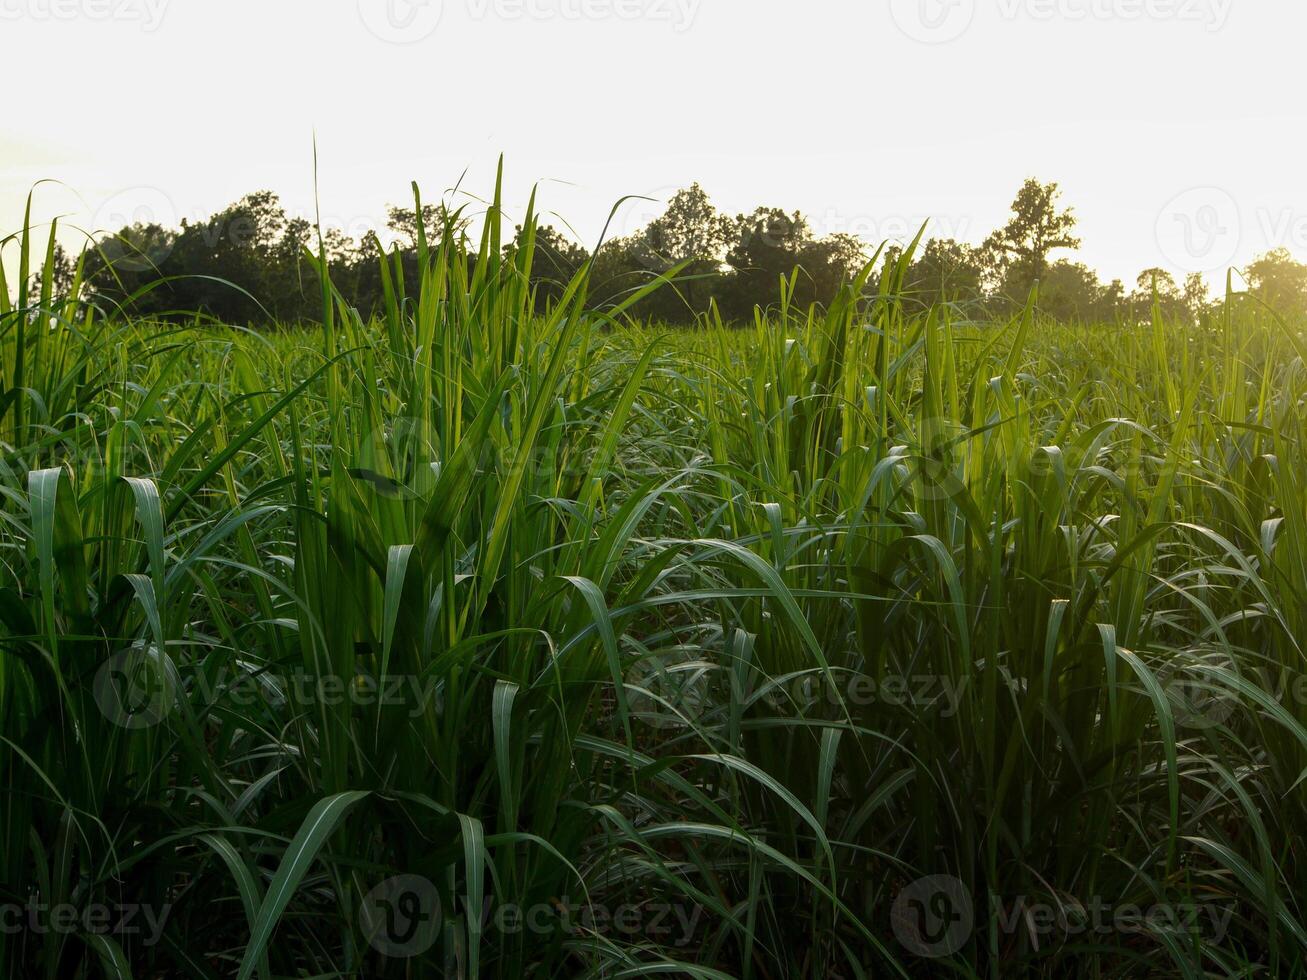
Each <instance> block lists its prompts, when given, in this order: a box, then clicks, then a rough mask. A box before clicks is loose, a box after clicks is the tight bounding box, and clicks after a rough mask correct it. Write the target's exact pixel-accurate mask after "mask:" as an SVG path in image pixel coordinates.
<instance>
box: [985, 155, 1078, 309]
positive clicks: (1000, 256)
mask: <svg viewBox="0 0 1307 980" xmlns="http://www.w3.org/2000/svg"><path fill="white" fill-rule="evenodd" d="M1060 198H1061V191H1060V190H1059V189H1058V185H1057V184H1056V183H1049V184H1041V183H1040V182H1039V181H1038V180H1036V179H1035V178H1033V177H1031V178H1028V179H1027V180H1026V182H1025V183H1024V184H1022V185H1021V190H1019V191H1018V192H1017V196H1016V198H1015V199H1014V200H1013V202H1012V218H1011V219H1010V220H1009V221H1008V223H1007V224H1006V225H1004V226H1003V227H1002V228H1000V229H999V230H997V231H995V232H994V233H993V234H992V235H990V236H989V238H987V239H986V240H985V244H984V246H983V247H984V249H985V251H986V252H987V253H988V255H989V257H990V261H991V263H992V277H993V279H994V280H995V281H996V282H997V283H998V284H1000V288H1001V290H1002V291H1003V292H1004V293H1005V294H1006V295H1007V297H1008V298H1009V299H1010V300H1011V301H1012V302H1014V303H1020V302H1024V301H1025V295H1026V294H1027V293H1029V291H1030V288H1031V287H1032V286H1033V285H1034V283H1035V282H1037V281H1038V280H1040V279H1042V278H1043V276H1044V273H1045V271H1046V270H1047V268H1048V256H1049V253H1051V252H1053V251H1055V250H1057V249H1064V248H1066V249H1075V248H1079V247H1080V239H1079V238H1076V237H1075V236H1074V235H1072V234H1071V232H1072V231H1073V230H1074V229H1075V227H1076V216H1075V212H1074V211H1073V210H1072V209H1071V208H1062V209H1059V207H1058V201H1059V199H1060Z"/></svg>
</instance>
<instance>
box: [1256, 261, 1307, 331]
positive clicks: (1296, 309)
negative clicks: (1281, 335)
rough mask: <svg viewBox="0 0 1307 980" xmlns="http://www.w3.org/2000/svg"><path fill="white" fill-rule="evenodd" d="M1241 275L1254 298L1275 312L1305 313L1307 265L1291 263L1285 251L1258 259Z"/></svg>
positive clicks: (1306, 310)
mask: <svg viewBox="0 0 1307 980" xmlns="http://www.w3.org/2000/svg"><path fill="white" fill-rule="evenodd" d="M1244 276H1245V277H1246V278H1247V280H1248V284H1249V286H1250V287H1251V288H1252V291H1253V292H1254V293H1255V294H1256V295H1257V297H1258V298H1259V299H1261V300H1262V302H1264V303H1266V304H1267V305H1268V306H1269V307H1271V309H1273V310H1275V311H1276V312H1277V313H1281V314H1286V315H1293V314H1302V313H1307V265H1303V264H1302V263H1301V262H1297V261H1295V260H1294V258H1293V255H1292V254H1290V252H1289V250H1288V249H1287V248H1277V249H1275V250H1274V251H1271V252H1267V253H1266V254H1265V255H1263V256H1260V257H1259V258H1258V259H1257V260H1256V261H1254V262H1253V263H1252V265H1250V266H1248V268H1247V269H1245V270H1244Z"/></svg>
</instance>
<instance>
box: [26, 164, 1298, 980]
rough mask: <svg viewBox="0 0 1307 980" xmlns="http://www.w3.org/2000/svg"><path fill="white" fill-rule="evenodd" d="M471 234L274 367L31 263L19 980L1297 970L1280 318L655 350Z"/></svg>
mask: <svg viewBox="0 0 1307 980" xmlns="http://www.w3.org/2000/svg"><path fill="white" fill-rule="evenodd" d="M469 217H473V216H471V215H466V214H462V213H458V212H455V213H453V214H450V215H448V217H447V218H446V225H445V228H444V229H443V234H442V235H441V236H440V240H439V241H426V240H423V241H421V242H419V245H418V247H419V251H420V261H419V266H420V268H421V270H422V271H421V276H420V278H419V279H418V280H417V281H413V280H411V279H410V280H408V281H406V280H405V276H404V266H403V264H402V263H401V262H400V260H399V257H398V256H397V255H393V254H392V255H382V254H379V255H378V262H379V263H380V264H381V267H382V270H383V282H384V283H385V296H386V304H385V306H386V313H385V316H384V317H382V318H380V319H379V320H377V321H375V322H364V321H363V320H361V319H360V317H359V316H358V314H357V313H356V312H355V311H353V310H351V309H350V308H348V307H347V305H346V304H345V303H344V302H343V301H342V300H341V299H340V297H339V296H338V295H336V294H335V293H334V291H333V290H332V289H331V287H330V283H329V282H325V281H324V317H323V319H324V324H323V325H322V328H321V329H320V330H314V331H299V330H295V331H291V330H287V331H281V332H274V333H267V334H258V333H252V332H250V331H247V330H240V329H235V328H232V327H228V326H223V325H219V324H211V323H204V322H199V321H196V322H189V323H185V324H178V323H156V322H145V321H141V320H139V319H137V318H134V317H133V316H132V315H131V313H130V310H129V309H127V310H101V309H96V308H95V307H94V306H93V305H91V304H89V303H86V302H79V301H77V300H76V299H75V298H68V297H60V296H57V295H56V294H55V290H54V288H53V284H52V274H51V270H52V267H53V263H52V261H51V259H50V256H51V255H52V251H51V249H50V247H48V245H47V247H46V248H45V250H44V254H45V255H46V259H45V260H44V261H43V260H42V259H41V258H40V256H41V254H42V246H41V245H40V244H38V242H37V238H36V232H35V231H34V230H33V229H32V228H30V227H26V228H24V229H23V230H22V231H21V232H20V233H19V234H17V235H16V236H14V237H13V238H12V239H9V240H7V241H6V243H5V248H6V249H12V250H14V251H16V252H18V253H20V258H19V264H18V267H19V273H18V280H17V281H16V282H13V283H9V284H8V286H7V287H6V288H0V303H3V304H4V305H3V306H0V355H2V356H0V367H2V369H3V370H2V373H0V384H2V385H3V387H2V388H0V441H3V462H2V463H0V494H3V512H2V514H0V517H2V520H0V568H2V571H0V575H2V576H3V580H2V581H0V645H2V649H3V653H2V656H0V704H2V705H3V708H2V710H3V724H2V725H0V778H2V779H3V783H4V787H3V803H2V804H0V834H3V846H0V865H3V879H2V880H3V893H2V894H0V906H3V907H4V908H5V909H7V910H11V909H21V910H22V913H21V917H20V918H15V917H14V916H13V915H9V916H8V918H5V919H3V921H0V926H5V928H0V957H2V958H3V960H4V962H5V964H6V966H7V967H8V969H9V970H10V972H12V973H14V974H15V975H24V976H41V977H50V978H62V977H65V976H67V977H82V976H85V977H93V976H102V975H104V976H137V977H154V976H169V977H171V976H184V977H228V976H237V977H240V978H242V980H244V978H248V977H259V978H272V977H289V976H305V977H307V976H368V977H374V976H394V977H401V976H402V977H442V976H481V975H484V976H523V975H526V976H554V975H592V976H606V977H607V976H611V977H618V976H643V975H646V974H653V973H669V974H679V975H690V976H702V977H707V976H722V975H725V976H740V977H750V978H772V977H788V976H795V977H798V976H823V975H825V976H844V977H871V976H893V975H900V976H916V975H962V976H987V977H999V976H1002V977H1008V976H1050V977H1053V976H1057V977H1062V976H1068V975H1070V976H1082V975H1083V976H1090V977H1097V976H1114V977H1115V976H1172V975H1176V976H1186V977H1202V976H1208V975H1220V976H1226V975H1250V976H1251V975H1266V976H1295V975H1304V973H1307V970H1305V969H1304V965H1305V964H1307V955H1305V954H1307V931H1305V930H1304V924H1303V923H1304V917H1303V910H1302V908H1301V907H1300V900H1299V896H1300V895H1302V894H1304V888H1305V887H1307V859H1305V858H1304V855H1303V851H1302V839H1303V838H1302V831H1303V828H1304V827H1305V826H1307V821H1305V820H1304V813H1303V804H1304V788H1303V786H1302V784H1301V782H1300V780H1301V779H1302V777H1303V775H1304V773H1307V725H1305V722H1307V697H1304V695H1307V685H1304V683H1303V670H1302V667H1303V649H1302V645H1303V643H1304V637H1305V636H1307V632H1305V631H1304V628H1305V627H1307V599H1305V597H1304V590H1305V589H1307V464H1305V463H1304V454H1303V439H1304V436H1307V407H1305V398H1307V381H1305V379H1304V363H1305V362H1307V358H1305V357H1304V353H1305V352H1304V348H1303V339H1302V335H1301V333H1300V332H1299V331H1298V325H1290V324H1285V323H1282V322H1280V321H1279V320H1278V319H1277V318H1276V317H1275V316H1274V314H1273V313H1271V312H1270V311H1265V310H1260V309H1256V308H1254V307H1252V306H1250V305H1246V300H1244V299H1242V298H1240V297H1234V296H1232V297H1231V298H1230V301H1229V302H1228V303H1227V304H1226V306H1225V308H1224V311H1223V314H1222V316H1221V317H1219V318H1217V319H1215V320H1214V321H1213V322H1209V323H1204V324H1202V325H1199V326H1191V325H1187V324H1181V323H1171V322H1167V321H1165V320H1164V319H1163V318H1162V317H1161V316H1160V314H1159V315H1158V316H1156V317H1155V322H1153V323H1152V324H1146V325H1137V324H1115V325H1101V326H1097V327H1079V326H1076V327H1073V326H1065V325H1059V324H1055V323H1051V322H1048V321H1046V320H1044V319H1043V318H1041V317H1040V316H1039V314H1038V305H1037V299H1036V298H1034V297H1032V303H1031V306H1030V309H1029V310H1028V311H1027V312H1026V313H1025V315H1024V316H1022V317H1021V318H1018V319H1016V320H1014V321H1013V322H1010V323H994V324H971V323H963V322H958V321H956V320H955V319H954V317H953V314H952V312H951V311H950V310H948V309H938V310H935V311H932V312H931V313H930V314H929V315H928V316H924V317H918V316H908V315H906V314H905V313H904V304H903V302H902V297H901V296H900V295H899V292H900V289H901V282H902V274H901V273H902V270H903V269H905V268H906V263H907V262H908V261H910V257H911V252H910V251H909V252H908V253H907V254H906V255H904V256H903V257H901V258H900V259H899V260H898V261H899V263H900V265H899V266H898V271H897V272H896V273H892V274H890V275H888V276H885V277H883V278H882V280H881V285H880V286H879V288H878V289H877V290H875V291H872V290H871V289H869V287H868V285H867V283H868V280H869V279H870V267H869V268H868V270H867V272H865V273H864V274H863V275H862V276H861V277H860V278H859V279H858V280H857V281H855V282H852V283H850V284H849V285H848V287H847V289H846V290H845V292H844V293H843V294H842V295H841V297H840V298H839V299H838V300H837V301H836V303H835V304H833V305H832V307H831V308H830V309H828V310H815V309H800V308H797V307H795V306H794V305H793V304H792V303H790V302H789V299H788V297H789V295H790V293H791V287H792V284H780V292H779V297H780V298H779V302H778V304H777V305H776V306H775V307H774V308H772V309H770V310H768V311H760V312H759V313H758V315H757V319H756V323H755V324H754V326H753V327H752V328H751V329H742V330H728V329H726V328H724V327H723V326H722V325H721V324H719V323H714V322H706V323H704V324H702V325H701V326H700V328H699V329H697V330H693V331H670V332H669V331H664V332H655V331H653V330H651V329H649V328H648V327H646V326H642V325H640V324H636V323H631V322H629V321H628V318H627V317H626V316H625V314H624V309H623V308H622V307H621V306H618V307H617V308H608V309H596V308H594V306H593V304H591V303H589V302H588V300H587V272H588V270H583V271H582V272H581V273H580V275H579V276H578V277H577V279H576V280H575V281H573V282H571V283H569V284H567V288H566V290H565V292H564V293H563V299H562V300H561V301H560V302H559V303H557V304H556V305H555V306H553V307H552V308H551V310H550V312H549V313H548V314H546V315H543V316H538V315H535V314H534V312H533V311H534V309H535V303H534V297H533V296H532V295H531V292H530V289H529V285H528V283H529V281H530V271H531V263H532V258H533V255H532V235H531V229H532V228H533V227H534V220H533V219H532V218H530V217H528V219H527V222H526V226H525V227H526V229H527V234H526V236H525V241H526V246H525V247H524V248H522V249H520V250H518V251H516V252H514V251H508V252H505V250H504V248H503V246H504V244H505V243H506V242H507V238H506V237H505V236H504V235H503V234H502V229H503V228H504V227H505V224H504V221H505V220H506V219H505V218H504V217H503V214H502V211H501V206H500V197H499V192H498V189H496V193H495V195H494V197H493V198H492V199H491V203H490V204H489V206H488V208H487V210H486V212H485V214H484V215H483V216H480V215H478V216H475V217H478V218H481V217H484V221H483V222H482V224H483V231H482V233H481V235H480V236H479V238H478V239H477V240H471V241H470V240H468V239H467V238H466V232H465V230H464V229H465V228H466V227H467V222H466V221H465V220H464V219H466V218H469ZM47 241H48V242H52V241H53V233H52V234H51V236H50V237H49V239H48V240H47ZM659 285H660V282H659V281H653V282H651V283H649V284H648V285H647V286H646V287H645V288H646V289H652V288H658V287H659ZM74 295H75V294H74ZM639 295H640V293H639V292H633V293H632V294H631V296H630V297H629V298H628V300H629V301H630V302H633V301H635V300H636V299H638V298H639ZM396 876H408V877H407V878H405V879H403V880H405V881H410V882H411V881H418V882H419V883H425V885H424V886H423V887H428V886H429V888H430V894H429V895H427V894H426V893H424V892H422V888H418V889H417V892H413V891H412V890H410V891H409V892H406V893H405V894H404V895H403V896H402V897H403V898H404V899H405V900H411V899H413V898H414V897H415V896H417V895H419V893H421V894H422V895H425V896H426V900H425V902H424V903H423V904H422V906H421V910H422V911H423V912H424V913H430V914H431V916H432V918H431V921H430V922H429V923H426V925H429V926H430V934H429V935H428V934H426V933H423V932H421V930H419V931H418V932H417V933H414V934H409V932H408V931H405V932H404V934H403V935H396V934H395V930H394V928H393V926H394V923H393V922H391V921H389V920H385V919H384V916H383V919H382V920H379V919H378V910H380V911H381V912H383V913H384V911H385V910H386V908H387V904H386V903H385V902H382V903H380V904H378V902H377V899H376V896H377V895H378V889H379V888H380V889H381V892H380V894H382V896H383V898H384V897H389V898H396V894H395V893H392V892H387V891H386V889H387V888H392V887H393V885H392V884H391V883H393V882H394V881H395V880H396ZM941 889H942V890H941ZM962 897H965V898H966V899H967V900H968V902H967V903H963V902H961V900H960V899H961V898H962ZM941 903H942V904H941ZM964 904H969V906H970V912H971V914H970V915H967V914H966V911H967V909H966V908H964ZM61 906H64V907H67V909H71V910H72V911H59V907H61ZM1132 907H1133V908H1138V909H1140V910H1142V911H1143V912H1145V913H1147V912H1151V913H1154V914H1151V915H1147V914H1141V915H1140V916H1138V917H1136V918H1135V919H1131V918H1130V916H1129V915H1128V914H1126V913H1128V910H1129V909H1130V908H1132ZM412 908H413V907H412V906H411V905H410V906H403V907H401V904H400V902H399V901H395V903H394V904H393V908H392V910H395V909H397V910H398V911H399V912H401V913H402V912H405V910H406V909H407V910H408V911H412ZM127 909H136V910H137V913H136V919H135V920H134V921H133V922H132V923H130V924H127V925H124V924H123V922H122V919H123V918H124V916H125V915H126V912H125V911H124V910H127ZM568 909H571V910H572V912H571V913H567V910H568ZM1190 909H1196V910H1197V911H1198V912H1199V913H1201V914H1199V915H1197V916H1196V917H1193V918H1192V920H1191V917H1189V916H1188V915H1187V911H1188V910H1190ZM1095 910H1098V911H1095ZM1104 910H1106V911H1104ZM517 911H521V912H526V913H529V912H535V913H536V915H535V918H534V924H530V923H526V924H524V923H521V922H518V921H517V919H516V918H515V915H516V912H517ZM146 912H148V913H149V918H150V919H151V920H152V921H155V922H156V923H157V928H151V929H149V930H144V931H133V929H132V926H135V925H140V924H141V923H142V921H143V920H145V919H146V916H145V915H144V913H146ZM565 913H566V914H565ZM660 913H661V914H660ZM1166 913H1170V914H1169V915H1168V914H1166ZM104 915H107V918H108V925H105V924H103V923H102V922H101V918H103V917H104ZM569 915H570V917H569ZM1225 915H1228V916H1229V919H1228V922H1227V921H1225V920H1224V918H1223V916H1225ZM97 916H98V917H100V918H97ZM1087 916H1096V917H1097V918H1095V919H1094V921H1095V922H1098V921H1101V920H1102V919H1103V917H1106V918H1107V920H1108V921H1109V923H1110V927H1109V928H1106V929H1096V928H1095V929H1088V928H1085V927H1084V922H1085V920H1086V917H1087ZM1123 916H1124V919H1125V920H1126V922H1125V924H1124V925H1123V924H1122V918H1123ZM61 917H62V918H61ZM527 917H528V918H530V916H527ZM71 920H76V921H71ZM13 923H17V928H10V927H8V926H10V925H11V924H13ZM1131 923H1133V925H1131ZM379 933H380V935H379Z"/></svg>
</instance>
